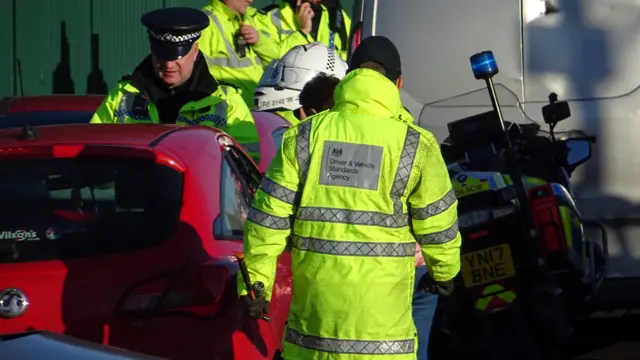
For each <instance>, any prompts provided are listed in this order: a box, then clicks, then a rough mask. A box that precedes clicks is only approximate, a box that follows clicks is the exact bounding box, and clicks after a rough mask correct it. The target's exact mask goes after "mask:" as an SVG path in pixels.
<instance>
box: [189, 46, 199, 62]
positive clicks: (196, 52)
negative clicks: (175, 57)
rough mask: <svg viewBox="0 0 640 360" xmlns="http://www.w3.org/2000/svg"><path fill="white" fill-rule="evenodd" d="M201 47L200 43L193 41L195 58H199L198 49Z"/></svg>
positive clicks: (192, 49) (192, 47)
mask: <svg viewBox="0 0 640 360" xmlns="http://www.w3.org/2000/svg"><path fill="white" fill-rule="evenodd" d="M199 49H200V44H198V43H193V45H191V51H192V52H193V59H194V60H195V59H197V58H198V52H199V51H198V50H199Z"/></svg>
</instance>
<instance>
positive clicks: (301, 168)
mask: <svg viewBox="0 0 640 360" xmlns="http://www.w3.org/2000/svg"><path fill="white" fill-rule="evenodd" d="M311 123H312V120H307V121H303V122H302V123H300V125H298V136H297V137H296V159H297V160H298V175H299V177H300V188H302V187H303V186H304V183H305V182H306V181H307V174H308V173H309V162H310V161H311V151H310V150H309V144H310V142H309V141H310V137H311Z"/></svg>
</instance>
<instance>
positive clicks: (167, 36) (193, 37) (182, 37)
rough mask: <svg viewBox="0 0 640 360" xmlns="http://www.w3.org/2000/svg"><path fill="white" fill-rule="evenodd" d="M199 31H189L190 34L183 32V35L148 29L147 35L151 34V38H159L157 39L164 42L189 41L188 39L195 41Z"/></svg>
mask: <svg viewBox="0 0 640 360" xmlns="http://www.w3.org/2000/svg"><path fill="white" fill-rule="evenodd" d="M200 33H201V32H200V31H198V32H195V33H191V34H184V35H177V36H176V35H173V34H169V33H167V34H158V33H156V32H154V31H152V30H149V36H151V37H152V38H153V39H156V40H159V41H164V42H172V43H183V42H189V41H195V40H197V39H198V38H199V37H200Z"/></svg>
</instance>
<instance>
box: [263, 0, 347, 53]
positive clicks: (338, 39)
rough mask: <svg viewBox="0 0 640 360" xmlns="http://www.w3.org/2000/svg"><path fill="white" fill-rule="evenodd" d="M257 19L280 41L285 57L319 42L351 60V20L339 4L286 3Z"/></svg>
mask: <svg viewBox="0 0 640 360" xmlns="http://www.w3.org/2000/svg"><path fill="white" fill-rule="evenodd" d="M257 19H259V20H260V22H261V24H264V28H265V30H266V31H268V32H269V33H270V34H271V35H272V36H273V37H274V38H276V39H277V40H278V42H279V44H280V53H281V54H282V55H283V54H285V53H286V52H287V51H289V49H291V48H293V47H294V46H296V45H302V44H308V43H311V42H314V41H319V42H321V43H323V44H325V45H326V46H327V47H329V48H330V49H333V50H335V51H336V52H337V53H338V55H339V56H340V57H341V58H342V59H343V60H345V61H346V60H347V55H348V45H349V35H350V33H351V19H349V16H348V15H347V13H346V12H345V11H344V9H342V6H341V4H340V1H339V0H286V1H283V2H282V3H281V4H280V5H276V4H273V5H269V6H266V7H265V8H263V9H262V10H260V11H259V13H258V16H257Z"/></svg>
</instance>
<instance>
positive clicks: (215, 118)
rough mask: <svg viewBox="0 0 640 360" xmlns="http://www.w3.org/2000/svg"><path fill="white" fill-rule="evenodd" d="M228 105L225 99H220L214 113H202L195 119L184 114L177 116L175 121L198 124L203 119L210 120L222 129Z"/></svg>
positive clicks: (203, 120)
mask: <svg viewBox="0 0 640 360" xmlns="http://www.w3.org/2000/svg"><path fill="white" fill-rule="evenodd" d="M228 107H229V106H228V105H227V102H226V101H221V102H219V103H217V104H216V107H215V113H214V114H211V113H208V114H202V115H200V116H198V117H197V118H195V119H189V118H188V117H186V116H184V115H180V116H178V119H177V120H176V121H177V122H183V123H186V124H189V125H200V124H201V123H203V122H205V121H209V122H212V123H213V124H214V126H215V127H216V128H219V129H224V128H226V127H227V109H228Z"/></svg>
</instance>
